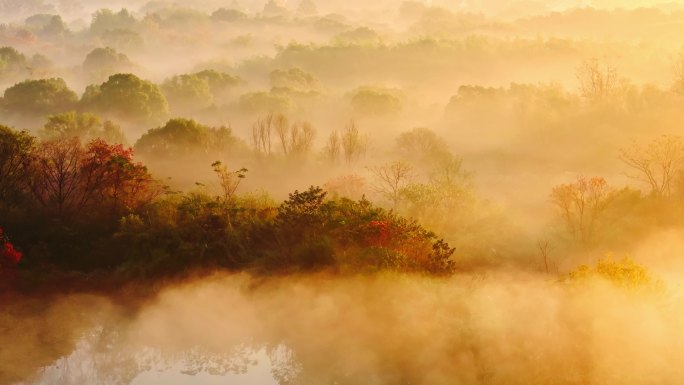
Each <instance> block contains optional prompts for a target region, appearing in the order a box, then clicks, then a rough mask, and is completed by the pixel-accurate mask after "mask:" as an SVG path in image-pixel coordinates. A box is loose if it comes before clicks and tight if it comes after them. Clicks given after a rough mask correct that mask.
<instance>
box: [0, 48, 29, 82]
mask: <svg viewBox="0 0 684 385" xmlns="http://www.w3.org/2000/svg"><path fill="white" fill-rule="evenodd" d="M27 64H28V63H27V60H26V56H24V55H23V54H22V53H20V52H19V51H17V50H16V49H15V48H12V47H1V48H0V79H2V78H8V77H12V76H18V75H23V74H25V73H26V66H27Z"/></svg>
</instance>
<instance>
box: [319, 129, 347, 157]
mask: <svg viewBox="0 0 684 385" xmlns="http://www.w3.org/2000/svg"><path fill="white" fill-rule="evenodd" d="M341 151H342V150H341V144H340V134H339V133H338V132H337V130H335V131H333V132H331V133H330V136H329V137H328V143H326V145H325V148H324V149H323V153H324V155H325V157H326V158H327V159H328V160H329V161H331V162H336V161H337V159H338V158H339V157H340V152H341Z"/></svg>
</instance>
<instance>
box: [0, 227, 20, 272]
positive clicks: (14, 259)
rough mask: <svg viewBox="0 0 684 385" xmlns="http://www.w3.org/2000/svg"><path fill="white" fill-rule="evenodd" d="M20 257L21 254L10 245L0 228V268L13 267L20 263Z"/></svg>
mask: <svg viewBox="0 0 684 385" xmlns="http://www.w3.org/2000/svg"><path fill="white" fill-rule="evenodd" d="M22 257H23V255H22V254H21V252H20V251H18V250H16V249H15V248H14V245H13V244H12V243H10V241H9V238H7V236H6V235H5V233H4V232H3V230H2V228H0V268H1V267H14V266H16V265H17V264H18V263H19V262H20V261H21V258H22Z"/></svg>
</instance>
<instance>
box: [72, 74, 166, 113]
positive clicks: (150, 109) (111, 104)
mask: <svg viewBox="0 0 684 385" xmlns="http://www.w3.org/2000/svg"><path fill="white" fill-rule="evenodd" d="M81 103H82V105H83V107H84V108H86V109H87V110H91V111H95V112H98V113H101V114H103V115H105V116H114V117H116V118H120V119H124V120H132V121H140V122H144V123H149V122H156V121H159V120H162V119H164V118H165V117H166V116H167V115H168V113H169V106H168V103H167V101H166V98H165V97H164V95H163V94H162V93H161V91H160V90H159V88H158V87H157V86H156V85H154V84H153V83H151V82H149V81H147V80H142V79H140V78H139V77H137V76H135V75H133V74H116V75H112V76H110V77H109V79H108V80H107V81H106V82H104V83H102V84H100V85H91V86H88V88H86V91H85V94H84V95H83V98H82V99H81Z"/></svg>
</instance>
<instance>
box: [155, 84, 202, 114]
mask: <svg viewBox="0 0 684 385" xmlns="http://www.w3.org/2000/svg"><path fill="white" fill-rule="evenodd" d="M161 90H162V92H163V93H164V95H165V96H166V99H167V100H168V101H169V107H170V108H171V111H174V112H181V113H183V112H196V111H198V110H202V109H205V108H207V107H209V106H211V104H212V103H213V102H214V96H213V94H212V92H211V88H210V87H209V82H208V81H207V80H206V79H203V78H200V77H199V76H197V75H176V76H174V77H172V78H169V79H167V80H166V81H165V82H164V83H162V85H161Z"/></svg>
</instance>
